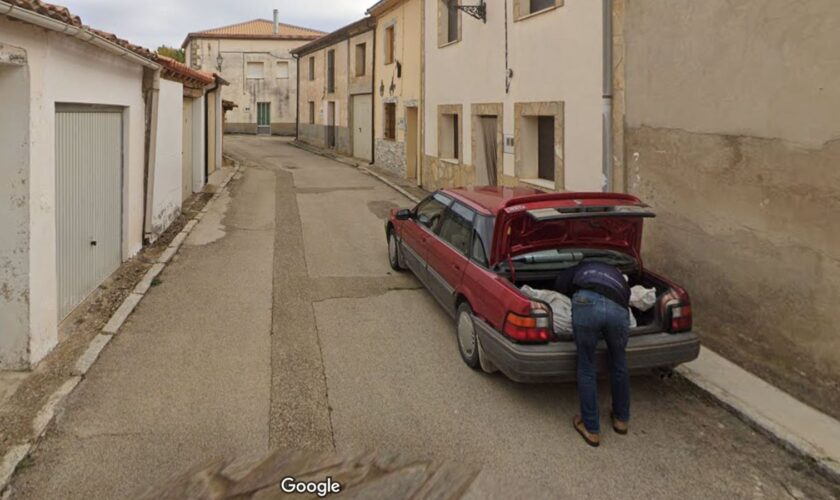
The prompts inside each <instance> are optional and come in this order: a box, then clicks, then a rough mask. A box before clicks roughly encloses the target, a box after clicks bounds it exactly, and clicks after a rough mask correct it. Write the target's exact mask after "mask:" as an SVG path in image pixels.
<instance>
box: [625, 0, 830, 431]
mask: <svg viewBox="0 0 840 500" xmlns="http://www.w3.org/2000/svg"><path fill="white" fill-rule="evenodd" d="M623 28H624V38H625V42H626V59H625V72H626V113H627V115H626V123H625V124H626V136H625V141H626V144H625V158H626V162H627V170H628V180H629V189H630V191H631V192H632V193H634V194H637V195H639V196H641V197H642V198H643V199H644V200H645V201H647V202H649V203H650V204H652V205H653V206H654V207H655V208H656V210H657V212H658V213H659V214H660V217H659V218H658V219H656V220H654V221H652V223H651V224H650V225H649V226H648V230H647V235H646V241H645V245H646V254H647V257H646V262H647V264H648V266H649V267H651V268H654V269H657V270H660V271H662V272H663V273H665V274H668V275H670V276H673V278H674V279H676V280H677V281H679V282H681V283H683V284H684V285H685V286H686V287H687V289H688V290H689V292H690V293H691V294H692V298H693V302H694V312H695V318H696V323H695V324H696V326H697V328H698V330H700V332H701V333H702V335H703V338H704V342H705V343H706V344H707V345H710V346H712V347H714V348H717V349H718V350H719V351H721V353H722V354H723V355H725V356H728V357H730V358H733V359H735V360H736V361H738V362H740V363H742V364H744V365H746V366H747V367H748V368H749V369H752V370H753V371H755V372H757V373H759V374H760V375H763V376H766V377H768V378H771V379H773V381H774V382H776V383H778V384H779V385H782V386H783V387H785V388H787V389H788V390H791V391H793V392H794V393H796V394H798V395H800V396H801V397H803V398H806V399H808V398H810V399H808V401H809V402H810V403H811V404H814V405H815V406H821V407H823V408H824V409H827V407H829V406H833V407H834V413H835V414H837V412H838V410H837V408H840V405H837V404H836V403H837V402H838V399H840V398H838V395H837V390H836V386H833V385H832V384H836V383H837V382H838V381H840V369H838V366H840V329H838V326H837V325H838V324H840V307H837V304H838V303H840V219H838V218H837V217H836V215H837V214H840V168H838V165H840V119H838V114H837V111H838V110H840V86H838V84H837V83H838V82H840V53H838V51H837V47H838V46H840V4H838V3H837V2H836V1H835V0H806V1H803V2H790V1H788V0H743V1H741V2H734V3H733V2H729V1H726V0H706V1H704V2H694V1H690V0H673V1H669V2H662V1H659V0H627V2H626V24H625V25H624V27H623ZM820 393H822V396H820ZM832 394H833V396H831V395H832ZM832 401H834V404H832Z"/></svg>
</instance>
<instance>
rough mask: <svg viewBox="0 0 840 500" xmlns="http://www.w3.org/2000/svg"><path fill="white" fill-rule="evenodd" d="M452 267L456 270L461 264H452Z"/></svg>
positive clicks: (458, 269)
mask: <svg viewBox="0 0 840 500" xmlns="http://www.w3.org/2000/svg"><path fill="white" fill-rule="evenodd" d="M452 267H454V268H455V270H456V271H460V270H461V266H459V265H458V264H452Z"/></svg>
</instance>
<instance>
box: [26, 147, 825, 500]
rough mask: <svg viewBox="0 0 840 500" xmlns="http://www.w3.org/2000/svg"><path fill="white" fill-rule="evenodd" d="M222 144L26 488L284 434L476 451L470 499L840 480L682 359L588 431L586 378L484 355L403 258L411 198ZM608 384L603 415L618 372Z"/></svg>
mask: <svg viewBox="0 0 840 500" xmlns="http://www.w3.org/2000/svg"><path fill="white" fill-rule="evenodd" d="M225 148H226V154H228V155H230V156H232V157H234V158H236V159H237V160H239V161H240V162H241V163H242V165H243V167H244V170H243V171H242V173H241V174H240V175H239V176H238V177H237V178H235V179H234V180H233V181H232V182H231V184H230V192H229V194H225V195H223V196H222V197H221V198H220V199H219V201H218V202H217V203H215V204H214V205H213V206H212V207H211V208H210V212H209V213H208V214H207V216H205V217H204V219H203V220H202V221H201V223H200V224H199V225H198V226H197V227H196V230H195V231H194V232H193V233H192V234H191V235H190V237H189V239H188V240H187V241H186V244H185V245H184V247H183V248H182V250H181V251H180V253H179V254H178V256H177V257H176V258H175V260H174V261H173V263H172V264H171V265H170V266H168V267H167V268H166V270H165V271H164V272H163V274H162V275H161V276H160V283H159V284H157V285H156V286H155V287H154V288H153V290H152V291H151V292H150V293H149V295H148V296H147V298H146V299H145V300H144V301H143V302H142V303H141V304H140V305H139V307H138V308H137V310H136V311H135V312H134V314H133V315H132V316H131V318H130V319H129V321H128V322H127V323H126V325H125V326H124V327H123V329H122V330H121V331H120V333H119V334H118V335H117V336H116V338H115V339H114V340H113V341H112V342H111V344H110V345H109V346H108V347H107V348H106V350H105V351H104V352H103V353H102V356H101V358H100V359H99V361H98V362H97V363H96V364H95V365H94V367H93V368H92V369H91V371H90V372H89V373H88V375H87V377H86V378H85V380H84V381H83V382H82V383H81V384H80V386H79V387H78V388H77V389H76V391H75V392H74V393H73V394H72V395H71V396H69V397H68V399H67V401H66V403H65V408H64V410H63V412H60V413H59V415H58V416H57V418H56V421H55V422H54V424H53V425H52V427H51V429H50V431H49V432H48V434H47V436H46V437H45V438H44V440H43V441H42V442H41V444H40V445H39V447H38V448H37V450H36V451H35V452H34V453H33V455H32V458H31V460H30V462H29V463H28V464H27V466H26V467H22V468H21V469H19V471H18V473H17V474H16V476H15V478H14V480H13V491H14V495H13V496H14V497H15V498H114V497H131V496H134V495H136V494H137V493H138V492H142V491H143V490H144V489H145V488H148V487H150V486H154V485H156V484H159V483H160V482H161V481H163V480H164V479H166V478H167V477H169V476H170V475H172V474H175V473H179V472H183V471H184V470H185V469H188V468H189V467H191V466H194V465H197V464H200V463H202V462H205V461H207V460H208V459H210V458H213V457H217V456H224V457H235V456H241V455H248V454H260V453H264V452H266V451H268V450H271V449H276V448H283V449H307V450H331V449H335V450H337V451H339V452H345V451H354V450H394V451H399V452H404V453H406V454H409V455H411V456H417V457H430V458H437V459H442V460H449V461H454V462H459V463H468V464H475V465H477V466H480V467H481V468H482V473H481V474H480V476H479V478H478V480H477V481H476V483H475V485H474V486H473V489H472V490H471V492H470V494H469V495H468V496H469V497H470V498H605V497H622V498H651V497H670V498H723V497H727V498H748V497H749V498H773V499H790V498H805V497H807V498H834V497H837V496H838V495H840V492H838V490H837V487H836V486H832V485H831V484H830V483H828V482H827V481H825V480H824V479H822V478H821V477H820V476H818V475H816V474H815V473H814V472H813V470H812V469H811V467H810V465H809V464H807V463H806V462H805V461H804V460H802V459H800V458H798V457H796V456H793V455H791V454H789V453H788V452H786V451H784V450H783V449H781V448H780V447H778V446H777V445H776V444H774V443H773V442H771V441H770V440H769V439H767V438H766V437H764V436H763V435H760V434H758V433H756V432H754V431H753V430H752V429H751V428H750V427H748V426H747V425H745V424H744V423H742V422H741V421H740V420H738V419H737V418H735V417H734V416H733V415H732V414H730V413H729V412H727V411H726V410H724V409H723V408H722V407H720V406H718V405H717V404H715V403H714V402H712V401H711V400H710V399H709V398H708V397H707V396H705V395H704V394H703V393H701V392H700V391H699V390H697V389H695V388H694V387H693V386H691V385H690V384H689V383H687V382H686V381H684V380H682V379H679V378H673V379H668V380H660V379H659V378H658V377H656V376H653V375H651V376H642V377H637V378H634V379H633V380H632V391H633V392H632V398H633V406H632V412H633V419H632V423H631V430H630V434H629V435H628V436H626V437H622V436H618V435H616V434H614V433H612V432H605V433H604V438H603V443H602V445H601V447H600V448H598V449H592V448H589V447H588V446H586V445H585V444H584V443H583V442H582V441H581V439H580V437H579V436H578V435H577V434H576V433H575V431H574V430H573V428H572V426H571V424H570V422H571V419H572V416H573V415H574V414H575V413H576V412H577V394H576V390H575V388H574V386H573V385H572V384H564V385H520V384H516V383H513V382H510V381H508V380H507V379H505V378H504V377H503V376H501V375H499V374H496V375H492V376H490V375H486V374H483V373H481V372H477V371H473V370H470V369H469V368H468V367H467V366H465V364H464V363H463V362H462V361H461V359H460V357H459V354H458V350H457V346H456V340H455V336H454V325H453V323H452V321H451V320H450V319H449V317H448V316H447V315H446V314H445V313H444V312H443V311H442V310H441V309H440V307H439V306H438V304H437V303H436V302H435V301H434V300H433V299H432V298H431V296H430V295H428V294H427V292H426V291H425V290H424V289H422V288H421V287H420V285H419V282H417V281H416V280H415V279H414V278H413V277H412V276H411V275H410V274H399V273H395V272H393V271H392V270H391V268H390V267H389V265H388V258H387V248H386V244H385V235H384V226H383V222H384V219H385V218H386V216H387V213H388V211H389V210H390V209H391V208H393V207H398V206H399V207H403V206H410V205H412V203H411V202H410V201H409V200H408V199H407V198H405V197H403V196H402V195H401V194H399V193H398V192H396V191H394V190H393V189H391V188H390V187H388V186H387V185H385V184H383V183H381V182H380V181H378V180H377V179H375V178H373V177H371V176H369V175H366V174H364V173H362V172H360V171H358V170H357V169H355V168H352V167H350V166H346V165H344V164H341V163H338V162H335V161H332V160H329V159H326V158H323V157H320V156H316V155H313V154H310V153H308V152H305V151H302V150H300V149H297V148H295V147H292V146H291V145H289V143H288V140H286V139H280V138H273V137H255V136H227V137H226V138H225ZM654 223H655V222H654ZM650 265H651V267H654V268H655V262H651V263H650ZM601 396H602V400H601V409H602V413H603V418H604V420H603V422H604V425H605V426H606V422H607V420H606V419H607V415H608V411H609V395H608V386H607V384H606V383H605V382H602V384H601Z"/></svg>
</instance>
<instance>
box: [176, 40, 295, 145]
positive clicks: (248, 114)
mask: <svg viewBox="0 0 840 500" xmlns="http://www.w3.org/2000/svg"><path fill="white" fill-rule="evenodd" d="M190 43H191V47H188V50H187V54H188V57H189V58H190V59H189V60H188V63H189V64H191V63H193V62H196V64H194V65H193V66H194V67H198V68H199V69H202V70H204V71H211V72H217V73H219V74H221V75H222V77H223V78H224V79H225V80H227V81H228V82H230V85H229V86H226V87H225V88H224V89H223V90H222V98H223V99H226V100H229V101H233V102H234V103H236V104H237V106H238V107H237V108H235V109H233V110H232V111H229V112H228V113H227V123H228V130H229V131H230V132H235V133H236V132H238V133H256V124H257V103H258V102H271V122H272V133H279V134H285V135H288V134H290V133H292V132H293V131H294V123H295V116H296V109H295V101H296V99H297V84H296V82H297V71H298V68H297V62H296V61H295V59H294V58H292V55H291V54H290V53H289V51H290V50H292V49H293V48H296V47H299V46H301V45H303V44H305V43H307V42H306V41H300V40H233V39H231V40H209V39H194V40H192V41H191V42H190ZM192 47H195V49H194V50H190V48H192ZM220 53H221V56H222V66H221V70H219V67H218V57H219V54H220ZM196 56H197V59H196ZM249 61H254V62H256V61H260V62H263V63H264V69H265V71H264V78H262V79H249V78H247V77H246V66H247V63H248V62H249ZM281 61H282V62H285V63H287V64H288V68H289V72H288V78H284V77H281V74H280V72H279V71H278V66H277V63H278V62H281Z"/></svg>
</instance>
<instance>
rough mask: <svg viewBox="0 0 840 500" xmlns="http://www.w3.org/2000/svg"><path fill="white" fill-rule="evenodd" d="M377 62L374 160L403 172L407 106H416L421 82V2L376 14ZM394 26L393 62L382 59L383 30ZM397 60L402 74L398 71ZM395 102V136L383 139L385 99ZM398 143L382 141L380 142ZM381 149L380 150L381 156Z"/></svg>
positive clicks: (410, 0) (411, 0) (413, 0)
mask: <svg viewBox="0 0 840 500" xmlns="http://www.w3.org/2000/svg"><path fill="white" fill-rule="evenodd" d="M376 21H377V23H376V64H375V66H376V67H375V69H374V75H375V81H374V90H373V136H374V140H375V145H376V146H375V153H374V160H375V162H376V164H377V165H380V166H382V167H385V168H388V169H390V170H393V171H394V172H398V173H401V174H402V175H405V171H406V165H405V162H406V159H405V130H406V123H405V117H406V110H405V108H406V107H407V106H415V107H416V106H418V104H419V102H420V98H421V95H420V87H421V84H422V81H421V80H422V77H421V64H422V48H423V45H422V44H423V35H422V31H423V2H422V1H421V0H406V1H404V2H400V3H399V4H397V5H396V6H395V7H394V8H392V9H390V10H388V11H386V12H384V13H382V14H380V15H378V16H377V18H376ZM391 26H393V27H394V62H393V63H390V64H386V63H385V30H386V29H387V28H388V27H391ZM397 61H398V62H399V63H400V66H401V75H398V72H397ZM386 102H393V103H396V140H390V139H385V103H386ZM383 141H384V142H397V143H399V144H390V145H381V144H380V143H381V142H383ZM380 152H381V153H383V155H382V156H380Z"/></svg>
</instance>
